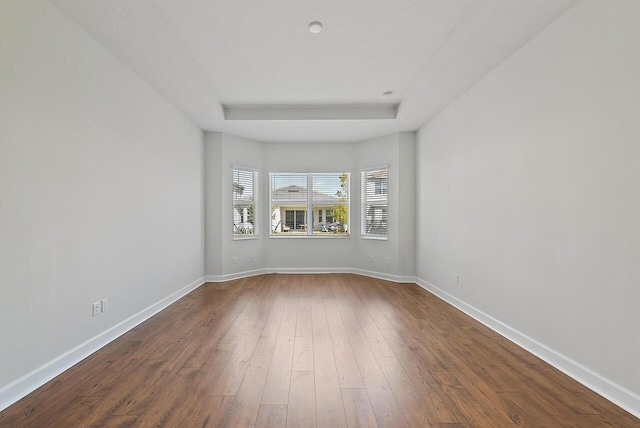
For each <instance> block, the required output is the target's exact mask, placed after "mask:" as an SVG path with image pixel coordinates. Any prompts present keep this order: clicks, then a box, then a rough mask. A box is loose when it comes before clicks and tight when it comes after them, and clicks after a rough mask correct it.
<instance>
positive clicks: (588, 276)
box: [417, 0, 640, 414]
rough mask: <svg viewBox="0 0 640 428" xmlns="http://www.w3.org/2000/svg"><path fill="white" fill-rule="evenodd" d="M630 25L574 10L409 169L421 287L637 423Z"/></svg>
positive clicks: (614, 14)
mask: <svg viewBox="0 0 640 428" xmlns="http://www.w3.org/2000/svg"><path fill="white" fill-rule="evenodd" d="M639 16H640V2H637V1H633V0H627V1H623V0H619V1H615V2H603V1H598V0H584V1H582V2H580V3H578V4H577V5H576V6H575V7H573V8H572V9H571V10H569V11H568V12H567V13H566V14H565V15H563V16H561V17H560V18H559V19H558V20H557V21H556V22H555V23H554V24H552V25H551V26H550V27H548V28H547V29H546V30H544V31H543V32H542V33H541V34H539V35H538V36H537V37H536V38H534V39H533V40H532V41H531V42H530V43H528V44H527V45H525V46H524V47H523V48H522V49H521V50H520V51H518V52H517V53H516V54H515V55H513V56H512V57H511V58H510V59H509V60H508V61H506V62H505V63H503V64H502V65H500V66H499V67H498V68H497V69H495V70H494V71H493V72H492V73H491V74H490V75H488V76H487V77H486V78H484V79H483V80H482V81H480V82H479V83H478V84H476V85H475V86H474V87H473V88H471V89H470V90H469V91H468V92H467V93H465V94H464V95H463V96H462V97H460V98H459V99H458V100H457V101H456V102H454V103H453V104H452V105H450V106H449V107H448V108H446V109H445V110H444V111H443V112H441V113H440V114H439V115H438V116H437V117H436V118H435V119H433V120H432V121H431V122H430V123H429V124H427V125H426V126H425V127H423V128H422V129H421V130H420V131H419V134H418V157H417V159H418V173H417V177H418V189H417V190H418V191H417V194H418V210H417V213H418V221H417V225H418V230H419V234H418V244H417V275H418V277H419V278H421V279H422V280H424V281H426V282H428V283H430V284H431V285H433V286H435V287H438V288H440V289H442V290H444V291H445V292H447V293H449V294H450V295H452V296H454V298H457V299H459V300H460V301H462V302H465V303H466V304H468V305H470V306H472V307H475V308H476V309H478V310H479V311H483V312H484V313H486V314H488V315H489V316H490V317H493V318H494V319H496V320H497V321H499V322H502V323H504V324H506V325H507V326H509V327H510V328H511V329H513V330H516V331H519V332H520V333H522V334H523V335H525V336H528V337H529V338H530V339H532V340H533V341H537V342H539V343H540V344H541V348H540V349H546V350H547V351H548V352H549V355H555V356H556V357H557V358H558V359H557V360H558V361H560V362H561V365H562V364H564V363H562V361H564V362H565V363H567V367H569V368H570V370H573V369H575V370H580V369H581V368H583V369H585V373H586V374H584V373H583V374H584V375H585V376H586V378H585V379H587V380H588V382H594V383H597V382H599V381H602V385H600V389H601V390H603V391H605V392H610V393H612V394H610V396H611V395H615V394H616V392H615V390H616V388H617V386H616V385H615V384H617V385H618V386H621V387H620V388H618V392H620V391H622V392H623V393H622V394H620V395H619V396H618V397H617V401H618V402H619V403H620V402H623V401H624V400H627V401H626V407H627V408H628V409H633V408H634V407H635V410H636V414H640V401H638V397H639V396H640V357H639V356H640V334H639V333H638V326H640V310H638V304H639V303H640V263H639V261H640V244H639V243H640V226H639V224H640V223H639V219H640V196H639V195H640V187H639V183H640V163H639V160H640V140H639V137H640V121H639V120H638V118H639V117H640V84H639V83H638V82H639V76H640V25H638V17H639ZM454 274H459V275H460V284H459V285H456V284H455V280H454ZM532 343H533V342H532ZM545 347H546V348H545ZM547 351H545V352H547ZM571 360H573V361H571ZM573 363H575V364H573ZM599 376H602V377H604V379H602V378H599ZM596 386H598V385H596ZM625 388H626V391H625ZM625 394H626V395H625ZM634 394H635V398H634ZM614 398H616V397H614Z"/></svg>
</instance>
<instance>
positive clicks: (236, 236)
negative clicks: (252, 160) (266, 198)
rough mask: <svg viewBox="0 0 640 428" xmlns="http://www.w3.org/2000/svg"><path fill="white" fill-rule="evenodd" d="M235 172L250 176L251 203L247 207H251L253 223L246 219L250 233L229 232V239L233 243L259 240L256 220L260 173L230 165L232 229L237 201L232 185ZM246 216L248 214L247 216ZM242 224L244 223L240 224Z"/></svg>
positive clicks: (256, 170) (258, 213)
mask: <svg viewBox="0 0 640 428" xmlns="http://www.w3.org/2000/svg"><path fill="white" fill-rule="evenodd" d="M236 171H239V172H240V171H242V172H245V173H250V174H251V175H252V178H253V183H252V186H253V201H252V202H251V203H250V204H249V207H251V206H252V207H253V223H250V222H249V221H248V220H249V218H247V223H250V224H251V225H252V226H253V228H252V230H251V232H250V233H246V232H245V233H236V232H235V230H232V231H231V237H232V239H233V240H234V241H245V240H251V239H258V238H260V234H259V233H260V227H259V226H258V223H259V222H258V219H259V218H260V212H259V211H260V210H259V206H260V204H259V196H260V192H259V183H260V171H259V170H258V169H256V168H250V167H245V166H238V165H232V166H231V220H232V223H233V227H234V229H235V228H236V221H235V216H236V206H237V203H236V202H237V200H236V192H235V189H234V184H235V176H236ZM238 185H239V184H238ZM240 215H244V214H240ZM247 216H248V214H247ZM241 223H244V222H241Z"/></svg>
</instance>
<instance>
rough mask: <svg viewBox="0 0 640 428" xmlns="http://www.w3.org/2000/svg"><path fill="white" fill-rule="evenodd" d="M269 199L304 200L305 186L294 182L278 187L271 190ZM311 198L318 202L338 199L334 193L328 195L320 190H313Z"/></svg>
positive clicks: (305, 195)
mask: <svg viewBox="0 0 640 428" xmlns="http://www.w3.org/2000/svg"><path fill="white" fill-rule="evenodd" d="M271 200H273V201H284V202H287V201H291V202H294V201H306V200H307V188H306V187H302V186H296V185H295V184H292V185H289V186H284V187H280V188H278V189H275V190H273V191H271ZM313 200H314V201H318V202H338V201H339V200H340V199H339V198H338V197H337V196H335V195H328V194H326V193H321V192H316V191H314V192H313Z"/></svg>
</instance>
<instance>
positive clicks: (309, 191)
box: [307, 172, 313, 236]
mask: <svg viewBox="0 0 640 428" xmlns="http://www.w3.org/2000/svg"><path fill="white" fill-rule="evenodd" d="M311 221H313V174H312V173H310V172H308V173H307V236H310V235H313V227H312V226H311Z"/></svg>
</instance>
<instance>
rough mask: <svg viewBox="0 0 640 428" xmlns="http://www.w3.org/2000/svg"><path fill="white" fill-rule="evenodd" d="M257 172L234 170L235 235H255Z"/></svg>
mask: <svg viewBox="0 0 640 428" xmlns="http://www.w3.org/2000/svg"><path fill="white" fill-rule="evenodd" d="M256 189H257V172H256V171H251V170H245V169H238V168H233V169H232V195H233V235H234V236H236V237H239V236H246V235H254V234H255V232H256V231H255V207H256Z"/></svg>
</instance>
